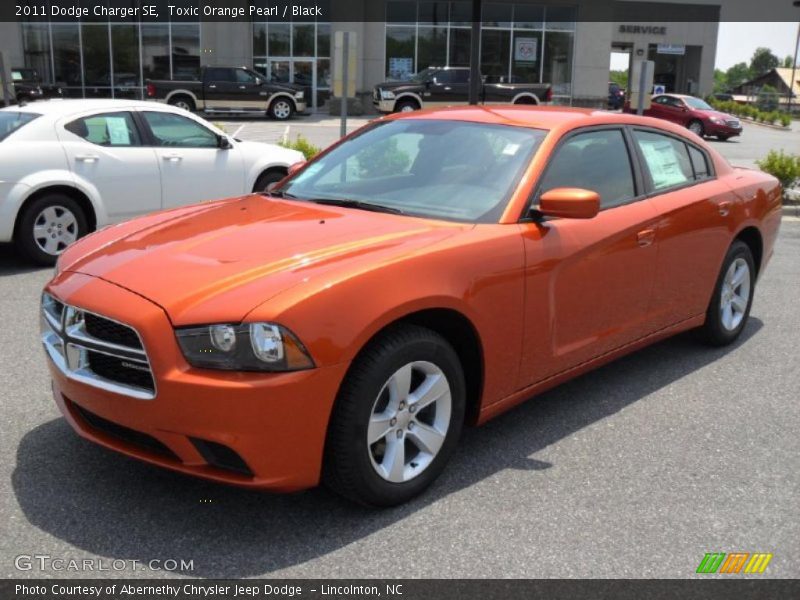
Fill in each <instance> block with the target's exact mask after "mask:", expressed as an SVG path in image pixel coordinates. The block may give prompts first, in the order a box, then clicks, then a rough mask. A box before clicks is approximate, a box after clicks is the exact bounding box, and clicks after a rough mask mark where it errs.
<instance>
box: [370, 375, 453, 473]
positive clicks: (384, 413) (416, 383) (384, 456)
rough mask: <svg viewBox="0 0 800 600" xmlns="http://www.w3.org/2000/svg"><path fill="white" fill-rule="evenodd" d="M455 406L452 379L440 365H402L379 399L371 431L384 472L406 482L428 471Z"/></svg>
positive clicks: (377, 465)
mask: <svg viewBox="0 0 800 600" xmlns="http://www.w3.org/2000/svg"><path fill="white" fill-rule="evenodd" d="M451 408H452V396H451V394H450V384H449V383H448V382H447V377H446V376H445V374H444V373H443V372H442V370H441V369H440V368H439V367H437V366H436V365H435V364H433V363H430V362H426V361H415V362H411V363H408V364H407V365H405V366H403V367H400V368H399V369H398V370H397V371H396V372H395V373H394V374H393V375H392V376H391V377H390V378H389V380H388V381H387V382H386V383H385V384H384V385H383V388H382V389H381V391H380V393H379V394H378V397H377V398H376V399H375V404H374V405H373V407H372V418H371V419H370V422H369V429H368V430H367V447H368V449H369V455H370V459H371V461H372V467H373V468H374V469H375V471H376V472H377V473H378V475H380V476H381V477H383V478H384V479H386V480H387V481H391V482H394V483H403V482H406V481H409V480H411V479H413V478H414V477H417V476H418V475H419V474H420V473H422V472H423V471H425V469H427V468H428V467H429V466H430V464H431V462H433V460H434V459H435V458H436V455H437V454H439V450H441V448H442V445H443V444H444V440H445V438H446V437H447V430H448V429H449V427H450V412H451Z"/></svg>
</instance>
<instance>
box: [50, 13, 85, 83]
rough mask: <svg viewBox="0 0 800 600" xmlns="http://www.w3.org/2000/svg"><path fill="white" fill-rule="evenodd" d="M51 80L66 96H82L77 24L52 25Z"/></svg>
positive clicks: (79, 40) (79, 43)
mask: <svg viewBox="0 0 800 600" xmlns="http://www.w3.org/2000/svg"><path fill="white" fill-rule="evenodd" d="M51 28H52V31H51V36H52V40H53V78H54V80H55V82H56V83H57V84H58V85H61V86H62V87H64V94H65V95H67V96H82V95H83V77H82V71H81V39H80V32H79V31H78V24H77V23H75V24H72V23H70V24H53V25H52V26H51Z"/></svg>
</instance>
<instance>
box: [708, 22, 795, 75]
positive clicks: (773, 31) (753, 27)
mask: <svg viewBox="0 0 800 600" xmlns="http://www.w3.org/2000/svg"><path fill="white" fill-rule="evenodd" d="M796 40H797V23H720V24H719V37H718V38H717V59H716V62H715V66H716V68H717V69H722V70H723V71H725V70H727V69H729V68H730V67H732V66H733V65H735V64H736V63H740V62H746V63H748V64H749V63H750V58H751V57H752V56H753V52H754V51H755V49H756V48H758V47H759V46H763V47H765V48H769V49H770V50H772V53H773V54H774V55H775V56H777V57H778V58H779V59H781V61H783V58H784V57H785V56H787V55H792V56H794V44H795V41H796Z"/></svg>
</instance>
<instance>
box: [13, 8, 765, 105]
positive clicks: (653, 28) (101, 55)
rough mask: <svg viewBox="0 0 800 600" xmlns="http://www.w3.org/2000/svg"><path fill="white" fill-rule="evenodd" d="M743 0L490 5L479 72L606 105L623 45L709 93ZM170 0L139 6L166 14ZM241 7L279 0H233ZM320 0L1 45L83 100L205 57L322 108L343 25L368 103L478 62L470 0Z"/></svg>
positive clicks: (68, 26) (135, 87)
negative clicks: (403, 82) (286, 14)
mask: <svg viewBox="0 0 800 600" xmlns="http://www.w3.org/2000/svg"><path fill="white" fill-rule="evenodd" d="M744 2H745V0H724V1H723V0H717V1H716V2H713V1H708V0H695V1H694V2H693V3H686V2H678V1H675V0H662V1H660V2H646V1H635V2H634V1H628V0H564V1H562V0H514V1H509V2H499V1H498V2H494V1H489V0H483V11H482V25H481V38H480V60H481V70H482V73H483V74H484V75H485V76H486V77H487V78H490V80H492V81H496V82H547V83H551V84H552V85H553V91H554V100H555V101H556V102H558V103H563V104H572V105H577V106H601V105H604V103H605V101H606V98H607V94H608V81H609V69H610V67H609V65H610V57H611V53H612V52H617V53H622V54H623V56H622V60H623V63H625V62H627V63H628V64H630V65H632V64H633V62H634V61H636V60H641V59H650V60H653V61H654V62H655V79H654V81H655V83H656V84H658V85H661V86H663V87H664V89H666V91H674V92H680V93H690V94H695V95H705V94H707V93H709V92H710V91H711V88H712V85H713V71H714V59H715V54H716V46H717V30H718V22H719V21H720V20H723V21H724V20H726V11H732V10H734V9H733V8H732V5H737V4H740V3H744ZM747 2H749V0H747ZM169 3H170V2H167V1H162V2H160V3H159V2H158V1H157V0H141V2H139V0H130V2H129V4H130V5H132V6H138V5H145V4H147V5H151V4H158V5H160V6H161V7H162V9H163V10H164V11H166V5H167V4H169ZM76 4H77V2H76ZM173 4H174V3H173ZM236 4H239V5H241V6H242V7H248V6H249V4H263V5H265V6H268V5H269V4H270V3H269V2H268V1H267V0H263V1H261V2H258V1H257V0H255V1H254V0H251V2H246V1H245V2H238V3H237V2H234V3H225V5H226V6H230V5H236ZM314 4H317V5H319V6H321V7H322V8H323V13H324V14H326V15H328V17H327V18H326V19H325V20H319V21H311V22H309V21H303V22H286V21H274V22H271V21H269V18H268V17H264V18H263V20H238V21H228V22H213V21H200V20H198V21H196V22H186V21H181V22H158V23H154V22H141V23H139V22H136V21H128V22H108V21H97V20H95V21H92V22H82V23H76V22H63V21H56V20H53V21H36V22H34V21H28V22H0V52H2V53H3V55H4V58H5V64H6V68H7V70H8V68H10V67H22V66H24V67H29V68H35V69H36V70H37V71H38V72H39V74H40V76H41V78H42V79H43V80H44V81H45V82H48V83H57V84H59V85H60V86H62V88H63V90H64V94H65V95H67V96H72V97H98V96H99V97H141V96H142V95H143V93H144V84H145V82H146V80H147V79H167V78H175V79H192V78H196V77H197V76H198V74H199V71H200V67H201V66H204V65H246V66H251V67H253V68H254V69H256V70H258V71H260V72H262V73H264V74H266V75H267V76H268V77H269V78H271V79H272V80H275V81H290V82H295V83H298V84H300V85H303V86H305V87H306V88H307V91H308V93H307V96H308V98H309V105H311V106H312V107H313V108H315V109H321V108H323V107H324V106H325V103H326V101H327V99H328V98H329V97H330V95H331V89H332V86H331V79H332V73H333V68H334V64H333V61H334V60H335V57H334V53H333V43H332V40H333V39H334V38H333V36H334V33H335V32H336V31H339V30H343V31H352V32H355V33H356V60H355V68H356V89H357V91H358V94H359V95H361V96H362V98H364V105H366V106H368V105H369V101H368V100H367V97H368V95H369V94H370V92H371V88H372V86H374V85H375V84H376V83H379V82H381V81H384V80H387V79H401V78H404V77H407V76H409V75H410V74H412V73H414V72H416V71H419V70H422V69H424V68H426V67H428V66H445V65H450V66H467V65H468V64H469V57H470V41H471V26H470V25H471V15H472V12H471V10H472V8H471V3H470V2H469V1H458V0H456V1H433V0H360V1H357V2H351V1H349V0H342V2H339V1H338V0H326V1H321V2H315V3H314ZM354 7H355V8H354ZM164 14H166V12H165V13H164ZM344 19H347V20H344ZM625 55H627V57H628V59H629V60H628V61H625ZM617 60H619V58H618V59H617Z"/></svg>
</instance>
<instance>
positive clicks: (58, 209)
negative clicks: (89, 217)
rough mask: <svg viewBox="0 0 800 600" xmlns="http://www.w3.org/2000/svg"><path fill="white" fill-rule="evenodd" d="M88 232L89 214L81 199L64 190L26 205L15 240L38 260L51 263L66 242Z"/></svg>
mask: <svg viewBox="0 0 800 600" xmlns="http://www.w3.org/2000/svg"><path fill="white" fill-rule="evenodd" d="M86 233H87V226H86V217H85V215H84V214H83V211H82V210H81V208H80V206H78V203H77V202H75V200H73V199H72V198H70V197H68V196H64V195H62V194H49V195H47V196H42V197H41V198H39V199H38V200H35V201H34V202H33V203H32V204H31V205H30V206H28V207H27V208H26V210H25V213H24V214H23V215H22V217H21V219H20V221H19V225H18V227H17V231H16V233H15V241H16V243H17V246H18V247H19V250H20V251H21V252H22V253H23V254H24V255H25V256H27V257H28V258H29V259H30V260H32V261H33V262H35V263H36V264H40V265H52V264H55V262H56V260H57V259H58V256H59V255H60V254H61V253H62V252H63V251H64V250H65V249H66V248H67V246H69V245H70V244H71V243H73V242H74V241H76V240H77V239H78V238H79V237H81V236H83V235H86Z"/></svg>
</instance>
